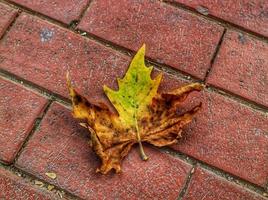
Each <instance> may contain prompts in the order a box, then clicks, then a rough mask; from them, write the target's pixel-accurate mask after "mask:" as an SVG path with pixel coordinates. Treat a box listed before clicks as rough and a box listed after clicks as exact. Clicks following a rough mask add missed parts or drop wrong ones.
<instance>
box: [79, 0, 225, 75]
mask: <svg viewBox="0 0 268 200" xmlns="http://www.w3.org/2000/svg"><path fill="white" fill-rule="evenodd" d="M79 28H80V29H83V30H85V31H87V32H90V33H93V34H94V35H97V36H99V37H101V38H104V39H105V40H109V41H112V42H114V43H116V44H118V45H121V46H124V47H126V48H128V49H131V50H134V51H136V50H137V49H138V48H139V47H140V46H141V45H142V43H146V44H147V46H148V54H147V55H148V57H150V58H152V59H154V60H156V61H157V62H159V63H165V64H168V65H170V66H172V67H174V68H177V69H180V70H182V71H184V72H187V73H190V74H192V75H194V76H196V77H199V78H201V79H202V78H204V76H205V74H206V71H207V69H208V68H209V65H210V60H211V58H212V55H213V53H214V51H215V48H216V46H217V44H218V41H219V39H220V37H221V34H222V31H223V28H222V27H220V26H218V25H216V24H214V23H212V22H209V21H207V20H204V19H201V18H198V17H196V16H194V15H191V14H189V13H187V12H185V11H183V10H179V9H176V8H173V7H171V6H169V5H166V4H164V3H162V2H160V1H156V0H155V1H129V0H119V1H118V0H103V1H94V2H92V3H91V5H90V9H89V10H88V11H87V13H86V15H85V16H84V18H83V19H82V21H81V23H80V24H79Z"/></svg>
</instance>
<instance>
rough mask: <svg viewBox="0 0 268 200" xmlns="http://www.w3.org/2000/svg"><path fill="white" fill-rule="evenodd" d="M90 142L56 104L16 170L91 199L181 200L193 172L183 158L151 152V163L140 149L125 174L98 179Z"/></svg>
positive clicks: (128, 161)
mask: <svg viewBox="0 0 268 200" xmlns="http://www.w3.org/2000/svg"><path fill="white" fill-rule="evenodd" d="M88 140H89V134H88V132H87V131H86V129H84V128H82V127H79V126H78V124H77V122H76V121H75V120H74V119H73V118H72V116H71V113H70V110H68V109H66V108H64V107H63V106H61V105H59V104H53V105H52V106H51V108H50V110H49V111H48V113H47V115H46V116H45V118H44V119H43V121H42V124H41V127H40V129H39V131H37V132H36V133H34V135H33V137H32V138H31V140H30V141H29V143H28V145H27V146H26V148H25V149H24V151H23V152H22V154H21V156H20V157H19V159H18V161H17V163H16V166H18V167H19V168H21V169H23V170H26V171H27V172H29V173H31V174H34V175H35V176H37V177H39V178H41V179H45V180H46V181H48V182H51V183H53V184H56V185H58V186H59V187H61V188H64V189H66V190H68V191H69V192H71V193H73V194H75V195H77V196H80V197H82V198H86V199H105V198H108V199H152V198H157V199H176V197H177V196H178V194H179V192H180V190H181V189H182V186H183V184H184V182H185V180H186V178H187V174H188V173H189V171H190V169H191V166H190V165H189V164H186V163H185V162H183V161H181V160H180V159H178V158H175V157H171V156H170V155H168V154H164V153H161V152H159V151H158V150H156V149H154V148H153V147H150V148H148V147H146V148H145V151H146V153H147V154H148V156H149V157H150V159H149V160H148V161H147V162H144V161H142V160H141V159H140V156H139V153H138V149H137V148H134V149H132V151H131V152H130V154H129V155H128V156H127V157H126V158H125V159H124V161H123V167H122V169H123V172H122V173H121V174H114V173H110V174H108V175H101V174H96V173H95V169H96V167H97V166H99V165H100V161H99V160H98V159H97V157H96V156H95V154H94V153H93V152H92V151H91V149H90V148H89V145H88ZM45 172H54V173H56V174H57V178H56V179H55V180H52V179H50V178H49V177H47V176H46V175H45Z"/></svg>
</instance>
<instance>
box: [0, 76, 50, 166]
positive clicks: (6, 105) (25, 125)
mask: <svg viewBox="0 0 268 200" xmlns="http://www.w3.org/2000/svg"><path fill="white" fill-rule="evenodd" d="M0 94H1V95H0V135H1V137H0V144H2V145H0V160H2V161H4V162H6V163H10V162H12V161H13V159H14V157H15V155H16V153H17V152H18V150H19V149H20V147H21V146H22V144H23V142H24V140H25V139H26V137H27V136H28V134H29V133H30V131H31V129H32V128H33V126H34V121H35V119H36V118H37V117H38V116H39V115H40V113H41V112H42V111H43V110H44V108H45V105H46V103H47V101H46V99H45V98H43V97H41V96H38V95H36V94H34V93H32V92H31V91H28V90H26V89H23V88H22V87H20V86H18V85H15V84H13V83H10V82H8V81H5V80H3V79H0Z"/></svg>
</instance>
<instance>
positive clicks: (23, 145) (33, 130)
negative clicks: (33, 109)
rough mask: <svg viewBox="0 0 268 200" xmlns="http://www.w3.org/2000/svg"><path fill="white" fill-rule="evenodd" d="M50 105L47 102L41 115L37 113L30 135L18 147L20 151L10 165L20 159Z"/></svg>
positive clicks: (49, 102)
mask: <svg viewBox="0 0 268 200" xmlns="http://www.w3.org/2000/svg"><path fill="white" fill-rule="evenodd" d="M51 104H52V101H51V100H48V102H47V104H46V105H45V108H44V109H43V111H42V112H41V113H39V115H38V116H37V117H36V119H35V122H34V126H33V128H32V130H31V131H30V133H29V134H28V136H27V137H26V139H25V140H24V142H23V144H22V146H21V147H20V149H19V150H18V152H17V154H16V156H15V159H14V161H13V162H12V164H14V163H16V161H17V160H18V158H19V157H20V155H21V153H22V152H23V149H24V148H25V147H26V146H27V144H28V142H29V141H30V139H31V138H32V136H33V134H34V133H35V132H36V131H37V130H38V128H39V127H40V124H41V122H42V119H43V118H44V116H45V115H46V113H47V111H48V110H49V108H50V106H51Z"/></svg>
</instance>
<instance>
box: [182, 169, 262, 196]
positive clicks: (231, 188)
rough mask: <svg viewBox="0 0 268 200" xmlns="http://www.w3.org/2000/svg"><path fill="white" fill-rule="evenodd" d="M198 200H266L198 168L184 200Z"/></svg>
mask: <svg viewBox="0 0 268 200" xmlns="http://www.w3.org/2000/svg"><path fill="white" fill-rule="evenodd" d="M196 199H205V200H216V199H221V200H230V199H232V200H261V199H264V198H262V197H261V196H260V195H258V194H257V193H254V192H250V191H248V190H247V189H245V188H242V187H241V186H238V185H236V184H233V183H230V182H228V181H226V180H225V179H223V178H221V177H218V176H216V175H215V174H213V173H211V172H209V171H207V170H204V169H201V168H197V170H196V171H195V173H194V175H193V177H192V179H191V181H190V184H189V187H188V190H187V192H186V194H185V196H184V198H183V200H196Z"/></svg>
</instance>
